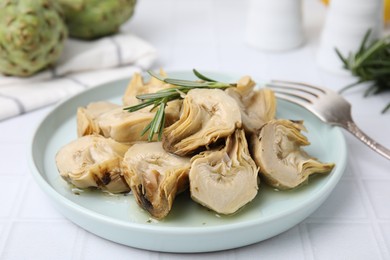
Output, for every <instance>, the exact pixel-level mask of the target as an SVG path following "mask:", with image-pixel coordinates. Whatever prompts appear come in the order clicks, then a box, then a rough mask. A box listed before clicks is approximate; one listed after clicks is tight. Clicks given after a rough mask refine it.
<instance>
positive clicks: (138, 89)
mask: <svg viewBox="0 0 390 260" xmlns="http://www.w3.org/2000/svg"><path fill="white" fill-rule="evenodd" d="M159 74H160V76H162V77H167V74H166V73H165V71H164V70H162V69H161V70H160V73H159ZM173 87H174V86H172V85H171V84H167V83H164V82H162V81H161V80H158V79H156V78H155V77H151V78H150V80H149V81H148V82H147V83H145V82H144V79H143V77H142V75H141V74H140V73H134V74H133V77H132V78H131V80H130V82H129V85H128V86H127V88H126V91H125V94H124V96H123V98H122V101H123V105H124V106H134V105H137V104H139V103H140V100H139V99H137V97H136V96H137V95H140V94H148V93H155V92H157V91H159V90H162V89H167V88H173Z"/></svg>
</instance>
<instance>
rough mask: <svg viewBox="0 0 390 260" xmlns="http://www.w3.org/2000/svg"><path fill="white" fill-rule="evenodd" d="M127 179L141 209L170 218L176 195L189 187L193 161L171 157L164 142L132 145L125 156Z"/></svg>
mask: <svg viewBox="0 0 390 260" xmlns="http://www.w3.org/2000/svg"><path fill="white" fill-rule="evenodd" d="M123 161H124V167H125V172H124V177H125V179H126V181H127V183H128V184H129V185H130V187H131V189H132V191H133V193H134V196H135V198H136V201H137V203H138V205H139V206H140V207H142V208H143V209H145V210H146V211H148V212H149V213H150V214H151V215H152V216H153V217H154V218H157V219H161V218H164V217H165V216H167V214H168V213H169V211H170V210H171V208H172V204H173V201H174V199H175V196H176V194H177V193H179V192H181V191H184V190H185V189H187V188H188V172H189V169H190V159H189V158H185V157H178V156H175V155H173V154H169V153H167V152H166V151H164V149H163V148H162V146H161V142H153V143H140V144H135V145H133V146H132V147H131V148H130V149H129V150H128V151H127V153H126V154H125V158H124V160H123Z"/></svg>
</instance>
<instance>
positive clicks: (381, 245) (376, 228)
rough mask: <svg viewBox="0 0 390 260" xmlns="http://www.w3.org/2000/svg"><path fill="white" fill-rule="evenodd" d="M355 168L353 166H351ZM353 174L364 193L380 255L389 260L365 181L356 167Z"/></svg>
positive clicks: (363, 196) (364, 201)
mask: <svg viewBox="0 0 390 260" xmlns="http://www.w3.org/2000/svg"><path fill="white" fill-rule="evenodd" d="M351 167H353V166H351ZM353 172H354V173H356V178H355V179H356V184H357V186H358V187H359V189H360V191H362V193H361V195H362V199H363V204H364V208H365V209H366V210H367V214H368V218H369V219H370V222H371V224H370V226H371V228H372V231H373V233H374V237H375V239H376V242H377V244H378V247H379V250H380V255H381V256H382V258H383V259H388V257H389V256H390V253H389V251H388V249H387V246H386V242H385V238H384V237H383V234H382V232H381V228H380V226H379V224H378V223H377V216H376V213H375V209H374V207H373V205H372V203H371V199H370V194H369V193H368V191H367V189H366V187H365V186H364V184H363V181H362V179H361V176H360V170H359V169H358V168H356V167H353Z"/></svg>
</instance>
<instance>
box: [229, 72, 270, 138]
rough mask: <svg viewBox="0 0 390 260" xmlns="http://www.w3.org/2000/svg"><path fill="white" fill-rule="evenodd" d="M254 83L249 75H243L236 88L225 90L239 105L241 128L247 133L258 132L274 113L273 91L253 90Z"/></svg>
mask: <svg viewBox="0 0 390 260" xmlns="http://www.w3.org/2000/svg"><path fill="white" fill-rule="evenodd" d="M255 85H256V83H255V82H254V81H253V80H252V79H251V78H250V77H249V76H245V77H242V78H241V79H240V80H239V81H238V82H237V87H236V88H228V89H226V90H225V91H226V93H227V94H228V95H229V96H231V97H232V98H234V99H235V100H236V102H237V104H238V105H239V107H240V111H241V118H242V125H243V128H244V129H245V131H247V132H249V133H256V132H258V131H259V129H260V128H261V127H262V126H263V125H264V124H265V123H267V122H268V121H270V120H272V119H274V118H275V114H276V98H275V95H274V92H273V91H272V90H271V89H268V88H263V89H260V90H254V87H255Z"/></svg>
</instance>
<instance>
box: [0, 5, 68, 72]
mask: <svg viewBox="0 0 390 260" xmlns="http://www.w3.org/2000/svg"><path fill="white" fill-rule="evenodd" d="M66 36H67V28H66V26H65V24H64V22H63V20H62V12H61V7H60V6H59V5H58V3H57V2H55V1H52V0H35V1H28V0H9V1H6V2H4V3H3V4H0V46H1V47H0V72H2V73H4V74H6V75H13V76H31V75H33V74H34V73H36V72H38V71H40V70H42V69H44V68H46V67H48V66H50V65H52V64H54V63H55V62H56V61H57V60H58V58H59V57H60V54H61V53H62V50H63V46H64V41H65V39H66Z"/></svg>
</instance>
